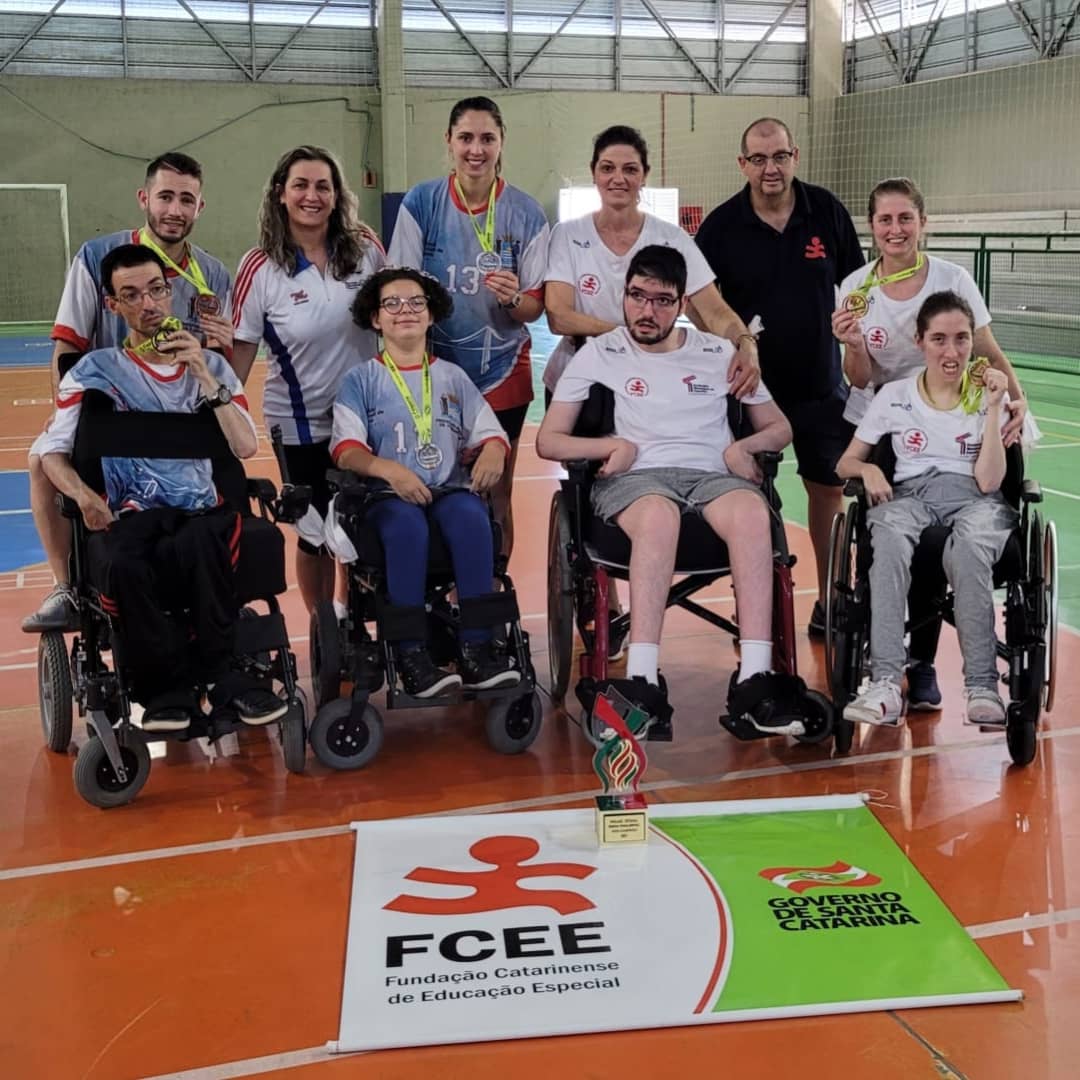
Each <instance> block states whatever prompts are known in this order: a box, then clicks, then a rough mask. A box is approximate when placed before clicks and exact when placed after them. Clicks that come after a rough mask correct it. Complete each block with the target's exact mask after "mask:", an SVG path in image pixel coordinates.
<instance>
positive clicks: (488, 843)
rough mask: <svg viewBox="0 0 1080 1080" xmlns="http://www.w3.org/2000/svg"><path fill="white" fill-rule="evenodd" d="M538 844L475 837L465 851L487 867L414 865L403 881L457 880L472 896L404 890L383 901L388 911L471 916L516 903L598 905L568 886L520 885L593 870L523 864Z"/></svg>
mask: <svg viewBox="0 0 1080 1080" xmlns="http://www.w3.org/2000/svg"><path fill="white" fill-rule="evenodd" d="M539 851H540V845H539V844H538V843H537V842H536V841H535V840H533V839H532V838H531V837H528V836H488V837H485V838H484V839H483V840H477V841H476V843H475V844H473V845H472V847H470V848H469V854H470V855H471V856H472V857H473V858H474V859H476V861H477V862H481V863H487V864H488V866H491V867H493V869H491V870H445V869H440V868H438V867H433V866H418V867H416V868H415V869H414V870H410V871H409V873H407V874H406V875H405V879H406V881H421V882H424V883H425V884H428V885H455V886H460V887H463V888H471V889H472V890H473V892H472V895H471V896H457V897H450V898H444V897H432V896H412V895H410V894H409V893H403V894H402V895H400V896H397V897H395V898H394V899H393V900H391V901H390V903H388V904H386V905H385V910H386V911H402V912H406V913H408V914H410V915H474V914H477V913H479V912H483V911H502V910H504V909H506V908H515V907H547V908H551V909H552V910H553V911H557V912H558V913H559V914H560V915H573V914H575V913H576V912H579V911H588V910H589V909H590V908H593V907H595V906H596V905H595V904H594V903H593V902H592V901H591V900H590V899H588V897H585V896H582V895H581V893H578V892H572V891H570V890H568V889H523V888H522V887H521V885H520V884H519V883H520V882H521V881H523V880H526V879H528V878H536V877H545V878H549V877H569V878H576V879H578V880H583V879H585V878H587V877H588V876H589V875H590V874H592V873H595V871H596V867H595V866H589V865H588V864H587V863H572V862H549V863H533V864H532V865H530V866H523V865H522V863H524V862H526V861H527V860H528V859H532V858H535V857H536V855H537V854H538V853H539Z"/></svg>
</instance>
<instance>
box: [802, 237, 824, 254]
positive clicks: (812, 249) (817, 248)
mask: <svg viewBox="0 0 1080 1080" xmlns="http://www.w3.org/2000/svg"><path fill="white" fill-rule="evenodd" d="M805 254H806V257H807V258H808V259H826V258H828V252H826V250H825V245H824V244H823V243H822V242H821V237H820V236H811V237H810V243H809V244H807V245H806V252H805Z"/></svg>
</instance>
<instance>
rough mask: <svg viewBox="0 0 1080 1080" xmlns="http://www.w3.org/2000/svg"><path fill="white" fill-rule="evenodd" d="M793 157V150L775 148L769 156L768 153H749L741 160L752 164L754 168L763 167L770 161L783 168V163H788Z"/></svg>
mask: <svg viewBox="0 0 1080 1080" xmlns="http://www.w3.org/2000/svg"><path fill="white" fill-rule="evenodd" d="M794 157H795V151H794V150H777V151H776V153H775V154H772V155H771V156H770V155H769V154H751V155H750V156H749V157H745V158H743V161H745V162H747V163H748V164H750V165H753V166H754V168H755V169H764V168H765V166H766V165H768V163H769V162H770V161H771V162H772V163H773V164H774V165H777V166H779V167H780V168H783V167H784V166H785V165H789V164H790V163H791V161H792V159H793V158H794Z"/></svg>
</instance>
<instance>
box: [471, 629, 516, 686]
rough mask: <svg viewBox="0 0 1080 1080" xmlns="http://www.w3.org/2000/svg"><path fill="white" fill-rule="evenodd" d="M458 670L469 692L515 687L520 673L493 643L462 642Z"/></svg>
mask: <svg viewBox="0 0 1080 1080" xmlns="http://www.w3.org/2000/svg"><path fill="white" fill-rule="evenodd" d="M460 651H461V661H460V663H459V664H458V670H459V671H460V672H461V677H462V679H463V680H464V683H465V687H466V688H467V689H469V690H494V689H495V688H496V687H498V686H516V685H517V684H518V683H519V682H521V672H520V671H518V670H517V668H515V667H514V666H513V661H512V660H511V659H510V657H509V656H506V655H505V654H504V653H502V652H500V651H499V650H497V649H496V647H495V642H494V641H463V642H462V643H461V649H460Z"/></svg>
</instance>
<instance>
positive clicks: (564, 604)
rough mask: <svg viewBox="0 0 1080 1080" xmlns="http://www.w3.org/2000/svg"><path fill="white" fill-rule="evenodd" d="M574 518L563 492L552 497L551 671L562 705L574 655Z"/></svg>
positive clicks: (555, 698)
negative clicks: (572, 568)
mask: <svg viewBox="0 0 1080 1080" xmlns="http://www.w3.org/2000/svg"><path fill="white" fill-rule="evenodd" d="M569 547H570V518H569V516H568V513H567V508H566V499H565V498H564V496H563V494H562V492H561V491H557V492H555V494H554V495H553V496H552V497H551V513H550V516H549V518H548V581H547V586H548V595H547V635H548V668H549V671H550V673H551V700H552V701H554V702H555V704H556V705H560V704H562V702H563V699H564V698H565V697H566V691H567V688H568V687H569V686H570V665H571V663H572V661H573V653H574V579H573V573H572V571H571V569H570V553H569Z"/></svg>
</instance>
